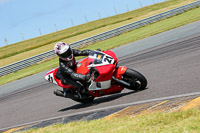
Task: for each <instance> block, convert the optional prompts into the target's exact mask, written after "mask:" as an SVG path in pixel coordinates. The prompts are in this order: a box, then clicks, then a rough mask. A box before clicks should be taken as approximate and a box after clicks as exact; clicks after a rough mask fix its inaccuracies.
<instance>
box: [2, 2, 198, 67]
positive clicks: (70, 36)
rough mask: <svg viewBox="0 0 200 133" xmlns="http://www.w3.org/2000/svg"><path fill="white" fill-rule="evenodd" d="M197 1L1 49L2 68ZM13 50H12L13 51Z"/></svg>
mask: <svg viewBox="0 0 200 133" xmlns="http://www.w3.org/2000/svg"><path fill="white" fill-rule="evenodd" d="M194 1H196V0H169V1H166V2H162V3H158V4H155V5H150V6H147V7H144V8H140V9H137V10H133V11H130V12H126V13H122V14H119V15H116V16H112V17H108V18H104V19H100V20H97V21H92V22H89V23H86V24H82V25H78V26H75V27H72V28H68V29H64V30H61V31H58V32H55V33H51V34H48V35H44V36H40V37H37V38H33V39H30V40H26V41H22V42H19V43H16V44H12V45H8V46H5V47H1V48H0V67H2V66H5V65H8V64H11V63H14V62H16V61H20V60H22V59H25V58H28V57H31V56H34V55H37V54H40V53H43V52H46V51H48V50H51V49H52V48H53V45H54V43H55V42H57V41H66V42H68V43H72V42H75V41H79V40H82V39H84V38H88V37H90V36H93V35H96V34H99V33H102V32H105V31H108V30H111V29H114V28H117V27H120V26H122V25H125V24H129V23H132V22H134V21H137V20H140V19H143V18H146V17H149V16H152V15H155V14H158V13H161V12H164V11H167V10H170V9H172V8H176V7H179V6H182V5H185V4H188V3H191V2H194ZM11 49H12V50H11Z"/></svg>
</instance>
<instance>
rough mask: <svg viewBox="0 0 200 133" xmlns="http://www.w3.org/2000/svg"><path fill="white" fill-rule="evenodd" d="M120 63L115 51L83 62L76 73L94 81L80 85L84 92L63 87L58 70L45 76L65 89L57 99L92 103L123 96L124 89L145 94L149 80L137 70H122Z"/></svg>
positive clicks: (58, 92) (99, 52) (56, 92)
mask: <svg viewBox="0 0 200 133" xmlns="http://www.w3.org/2000/svg"><path fill="white" fill-rule="evenodd" d="M118 61H119V60H118V58H117V57H116V55H115V53H114V52H112V51H111V50H107V51H93V52H91V53H90V54H89V56H88V57H87V58H84V59H82V60H81V61H79V62H78V63H77V64H76V68H75V72H76V73H81V74H84V75H85V74H87V73H90V74H91V78H90V80H88V81H77V82H79V83H80V84H82V85H83V86H84V87H85V88H86V89H84V91H81V92H80V91H77V89H76V87H74V86H71V85H67V84H62V83H61V80H60V78H59V77H58V76H56V73H57V71H58V68H55V69H53V70H51V71H49V72H48V73H47V74H46V75H45V80H47V81H48V82H51V83H54V84H57V85H58V86H60V87H62V88H63V90H56V91H54V94H55V95H57V96H61V97H66V98H71V99H72V100H74V101H77V102H81V103H89V102H92V101H93V100H94V98H95V97H101V96H105V95H110V94H114V93H120V92H121V91H122V90H123V89H124V88H127V89H131V90H135V91H138V90H144V89H145V88H146V86H147V80H146V78H145V77H144V76H143V75H142V74H141V73H139V72H137V71H135V70H133V69H130V68H127V67H126V66H118V65H117V64H118Z"/></svg>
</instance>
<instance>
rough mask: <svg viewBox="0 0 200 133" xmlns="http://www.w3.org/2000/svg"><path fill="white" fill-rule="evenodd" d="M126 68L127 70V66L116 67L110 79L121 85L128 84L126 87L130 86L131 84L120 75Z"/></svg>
mask: <svg viewBox="0 0 200 133" xmlns="http://www.w3.org/2000/svg"><path fill="white" fill-rule="evenodd" d="M126 70H127V67H125V66H120V67H117V68H116V71H115V74H114V76H113V77H112V80H113V81H115V82H116V83H118V84H119V85H121V86H128V87H130V86H131V84H130V83H128V82H126V81H124V80H122V76H123V74H124V73H125V72H126Z"/></svg>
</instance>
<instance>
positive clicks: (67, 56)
mask: <svg viewBox="0 0 200 133" xmlns="http://www.w3.org/2000/svg"><path fill="white" fill-rule="evenodd" d="M60 58H61V59H63V60H67V61H68V60H72V59H73V54H72V50H71V48H69V49H68V50H67V51H66V52H64V53H63V54H60Z"/></svg>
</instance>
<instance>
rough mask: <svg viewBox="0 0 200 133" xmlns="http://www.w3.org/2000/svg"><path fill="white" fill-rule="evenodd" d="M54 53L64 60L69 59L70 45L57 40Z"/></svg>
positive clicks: (71, 55) (70, 55) (70, 54)
mask: <svg viewBox="0 0 200 133" xmlns="http://www.w3.org/2000/svg"><path fill="white" fill-rule="evenodd" d="M54 50H55V53H56V54H57V55H58V56H59V57H60V58H61V59H62V60H65V61H70V60H72V59H73V54H72V49H71V48H70V46H69V45H68V44H66V43H64V42H58V43H56V44H55V47H54Z"/></svg>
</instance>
